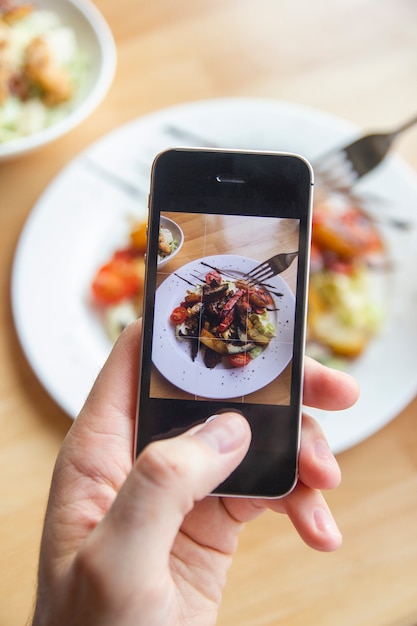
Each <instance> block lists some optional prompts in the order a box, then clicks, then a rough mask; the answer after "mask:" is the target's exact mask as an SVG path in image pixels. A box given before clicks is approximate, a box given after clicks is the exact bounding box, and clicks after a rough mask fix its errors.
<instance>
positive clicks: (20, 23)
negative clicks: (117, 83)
mask: <svg viewBox="0 0 417 626" xmlns="http://www.w3.org/2000/svg"><path fill="white" fill-rule="evenodd" d="M85 69H86V63H85V60H84V58H83V55H82V53H81V51H80V50H79V47H78V43H77V38H76V34H75V32H74V30H73V29H72V28H70V27H69V26H66V25H63V24H61V22H60V19H59V17H58V15H57V14H56V13H54V12H53V11H49V10H43V9H42V10H41V9H37V8H36V7H35V5H33V4H31V3H24V4H21V3H17V2H13V1H12V0H0V142H7V141H11V140H13V139H17V138H19V137H23V136H26V135H29V134H32V133H34V132H36V131H38V130H41V129H43V128H46V127H47V126H50V125H51V124H54V123H55V122H56V121H58V120H59V119H61V118H62V117H64V116H65V115H66V114H67V113H68V110H69V105H70V103H71V101H72V100H73V99H74V97H75V96H76V93H77V90H78V88H79V86H80V84H81V82H82V78H83V75H84V72H85Z"/></svg>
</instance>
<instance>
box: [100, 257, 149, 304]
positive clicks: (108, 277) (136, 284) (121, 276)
mask: <svg viewBox="0 0 417 626" xmlns="http://www.w3.org/2000/svg"><path fill="white" fill-rule="evenodd" d="M140 287H141V278H140V276H139V272H138V268H137V267H136V265H135V263H133V262H132V260H130V261H129V260H128V259H126V258H118V257H116V258H113V259H112V260H111V261H109V262H108V263H105V264H104V265H103V266H102V267H101V268H100V269H99V270H98V272H97V274H96V276H95V278H94V281H93V284H92V291H93V295H94V298H95V299H96V300H97V302H99V303H100V304H116V303H117V302H121V301H122V300H125V299H127V298H132V297H133V296H135V295H136V294H137V293H138V291H139V290H140Z"/></svg>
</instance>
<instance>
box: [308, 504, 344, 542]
mask: <svg viewBox="0 0 417 626" xmlns="http://www.w3.org/2000/svg"><path fill="white" fill-rule="evenodd" d="M314 522H315V524H316V528H317V530H319V531H320V532H322V533H326V535H333V536H335V537H340V538H341V537H342V533H341V532H340V530H339V529H338V527H337V525H336V522H335V521H334V519H333V517H332V516H331V515H330V514H329V513H328V512H327V511H325V510H324V509H316V510H315V511H314Z"/></svg>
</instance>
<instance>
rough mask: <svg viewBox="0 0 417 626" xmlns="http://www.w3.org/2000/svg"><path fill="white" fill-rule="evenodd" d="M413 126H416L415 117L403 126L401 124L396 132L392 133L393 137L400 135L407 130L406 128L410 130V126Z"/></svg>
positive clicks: (416, 120)
mask: <svg viewBox="0 0 417 626" xmlns="http://www.w3.org/2000/svg"><path fill="white" fill-rule="evenodd" d="M414 124H417V115H414V117H412V118H411V119H409V120H408V121H407V122H405V123H404V124H402V125H401V126H400V127H399V128H397V130H396V131H394V132H393V135H399V134H400V133H402V132H403V131H404V130H407V129H408V128H410V127H411V126H414Z"/></svg>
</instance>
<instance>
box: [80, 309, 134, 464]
mask: <svg viewBox="0 0 417 626" xmlns="http://www.w3.org/2000/svg"><path fill="white" fill-rule="evenodd" d="M141 332H142V320H138V321H136V322H133V323H132V324H130V325H129V326H128V327H127V328H125V330H124V331H123V332H122V333H121V335H120V336H119V338H118V340H117V341H116V343H115V345H114V347H113V349H112V351H111V353H110V355H109V357H108V359H107V361H106V363H105V364H104V366H103V368H102V370H101V371H100V373H99V375H98V377H97V379H96V381H95V383H94V385H93V387H92V389H91V391H90V393H89V396H88V398H87V400H86V402H85V404H84V406H83V408H82V410H81V412H80V415H79V416H78V417H77V419H76V421H75V423H74V428H75V430H77V431H78V430H81V431H84V430H85V429H90V430H92V431H93V432H98V433H99V434H100V435H114V436H116V437H118V438H123V439H124V440H125V441H126V444H127V445H128V446H129V454H130V453H131V450H132V439H133V432H134V420H135V416H136V396H137V381H138V372H139V356H138V355H139V344H140V337H141Z"/></svg>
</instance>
